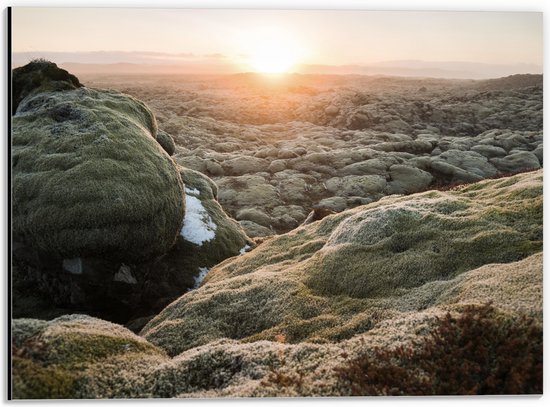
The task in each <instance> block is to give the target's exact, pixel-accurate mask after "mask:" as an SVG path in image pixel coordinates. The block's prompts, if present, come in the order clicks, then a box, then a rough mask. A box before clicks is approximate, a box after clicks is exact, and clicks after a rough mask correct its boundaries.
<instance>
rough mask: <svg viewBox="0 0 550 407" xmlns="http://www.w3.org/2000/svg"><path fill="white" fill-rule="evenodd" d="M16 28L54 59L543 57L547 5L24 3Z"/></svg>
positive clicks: (27, 44)
mask: <svg viewBox="0 0 550 407" xmlns="http://www.w3.org/2000/svg"><path fill="white" fill-rule="evenodd" d="M12 27H13V28H12V51H13V52H14V54H15V55H17V54H20V55H22V56H24V57H25V58H27V59H30V58H31V56H32V57H39V56H41V55H42V54H44V53H46V52H49V53H52V52H53V53H55V54H51V55H54V56H55V58H59V59H60V60H59V61H55V62H85V63H114V62H132V63H153V64H154V63H181V62H195V63H196V62H198V61H201V62H204V61H208V62H210V63H221V62H223V63H227V64H233V65H235V66H239V67H242V68H243V69H246V68H252V69H256V70H261V69H262V67H263V68H267V69H269V67H271V68H273V69H281V70H282V69H288V66H287V65H289V66H290V65H298V64H319V65H368V64H379V63H386V61H403V60H422V61H467V62H476V63H484V64H500V65H506V64H507V65H511V64H530V65H538V66H542V61H543V43H542V40H543V35H542V13H528V12H464V11H462V12H427V11H410V12H402V11H344V10H332V11H323V10H198V9H193V10H190V9H143V8H141V9H137V8H136V9H130V8H126V9H123V8H118V9H117V8H21V7H19V8H14V9H13V22H12ZM23 53H24V54H23ZM275 60H277V61H279V65H278V66H275V65H276V63H275ZM281 61H282V62H281Z"/></svg>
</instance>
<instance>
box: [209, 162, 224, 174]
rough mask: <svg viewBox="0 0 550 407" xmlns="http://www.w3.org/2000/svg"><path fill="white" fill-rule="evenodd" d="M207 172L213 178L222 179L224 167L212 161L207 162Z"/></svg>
mask: <svg viewBox="0 0 550 407" xmlns="http://www.w3.org/2000/svg"><path fill="white" fill-rule="evenodd" d="M206 171H207V172H208V174H210V175H212V176H213V177H222V176H223V175H224V171H223V168H222V166H221V165H220V164H219V163H217V162H215V161H211V160H208V161H206Z"/></svg>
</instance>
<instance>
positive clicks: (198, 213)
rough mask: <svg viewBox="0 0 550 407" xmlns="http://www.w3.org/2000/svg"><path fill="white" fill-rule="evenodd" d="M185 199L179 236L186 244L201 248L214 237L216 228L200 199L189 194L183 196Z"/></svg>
mask: <svg viewBox="0 0 550 407" xmlns="http://www.w3.org/2000/svg"><path fill="white" fill-rule="evenodd" d="M186 191H187V188H186ZM196 191H197V190H196ZM185 197H186V202H185V218H184V219H183V226H182V228H181V231H180V235H181V236H182V237H183V238H184V239H185V240H187V241H188V242H191V243H194V244H196V245H199V246H202V244H203V243H204V242H209V241H210V240H212V239H214V238H215V237H216V229H217V228H218V226H217V225H216V224H215V223H214V222H213V221H212V218H211V217H210V215H209V214H208V212H207V211H206V209H205V208H204V206H202V203H201V201H200V199H198V198H197V197H194V196H192V195H189V194H185Z"/></svg>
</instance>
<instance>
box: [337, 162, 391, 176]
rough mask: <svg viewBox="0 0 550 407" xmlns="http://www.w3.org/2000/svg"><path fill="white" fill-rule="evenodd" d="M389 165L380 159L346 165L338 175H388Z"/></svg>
mask: <svg viewBox="0 0 550 407" xmlns="http://www.w3.org/2000/svg"><path fill="white" fill-rule="evenodd" d="M387 168H388V163H387V162H385V161H384V160H382V159H380V158H373V159H370V160H365V161H361V162H358V163H353V164H350V165H346V166H345V167H344V168H341V169H340V170H338V174H340V175H342V176H345V175H386V172H387Z"/></svg>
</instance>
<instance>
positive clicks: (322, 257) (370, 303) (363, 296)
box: [142, 173, 542, 355]
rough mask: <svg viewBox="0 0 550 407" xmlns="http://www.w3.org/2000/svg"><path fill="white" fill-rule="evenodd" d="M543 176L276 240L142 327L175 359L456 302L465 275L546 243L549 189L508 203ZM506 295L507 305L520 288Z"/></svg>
mask: <svg viewBox="0 0 550 407" xmlns="http://www.w3.org/2000/svg"><path fill="white" fill-rule="evenodd" d="M537 178H538V175H537V173H527V174H523V175H519V176H516V177H514V182H513V183H512V184H510V185H509V186H508V187H506V188H500V189H498V190H497V189H496V187H495V183H496V182H501V181H502V180H496V181H495V180H491V181H484V182H482V183H481V184H482V185H481V187H480V189H479V190H478V191H476V192H475V193H474V196H472V197H469V196H468V194H469V192H468V193H465V192H464V190H463V189H458V190H455V191H450V192H442V191H435V192H433V193H431V192H428V193H421V194H416V195H409V196H400V197H390V198H386V199H384V200H381V201H378V202H375V203H372V204H369V205H366V206H363V207H358V208H355V209H352V210H350V211H346V212H343V213H342V214H337V215H332V216H328V217H326V218H324V219H322V220H321V221H319V222H315V223H313V224H310V225H306V226H303V227H300V228H298V229H296V230H294V231H292V232H289V233H287V234H285V235H281V236H277V237H274V238H272V239H269V240H267V241H266V242H264V243H263V244H261V245H260V246H258V247H257V248H255V249H254V250H253V251H251V252H250V253H247V254H245V255H244V256H239V257H235V258H232V259H228V260H226V261H225V262H223V263H222V264H220V265H218V266H216V267H215V268H214V269H213V270H212V271H211V272H210V273H209V275H208V277H207V279H206V280H205V283H204V284H203V286H202V287H201V288H200V289H198V290H196V291H194V292H192V293H189V294H186V295H184V296H183V297H181V298H179V299H178V300H177V301H175V302H174V303H173V304H172V305H171V306H170V307H168V308H166V309H165V310H164V311H163V312H161V313H160V314H159V315H158V316H157V317H156V318H155V319H154V320H153V321H151V322H150V323H149V324H148V325H147V326H146V327H145V328H144V330H143V332H142V333H143V335H144V336H145V337H146V338H148V340H150V341H152V342H153V343H155V344H157V345H158V346H160V347H162V348H164V349H166V350H167V351H168V352H169V353H170V354H172V355H173V354H177V353H178V352H181V351H184V350H185V349H189V348H190V347H193V346H197V345H201V344H205V343H208V341H212V340H214V339H217V338H224V337H226V338H234V339H240V340H242V341H247V342H248V341H255V340H260V339H267V340H274V338H275V337H276V336H277V335H283V336H284V337H285V341H287V342H288V343H296V342H299V341H315V342H323V341H340V340H343V339H346V338H352V337H353V336H355V335H357V334H360V333H364V332H370V331H372V330H375V329H376V328H377V327H378V326H379V325H380V324H383V323H384V321H387V320H388V319H391V318H394V317H395V316H396V315H398V314H399V313H403V312H405V313H407V312H417V311H418V310H423V309H426V308H429V307H432V306H436V305H437V306H441V305H442V304H445V300H444V298H447V300H448V301H456V300H452V298H455V297H454V296H453V295H450V294H449V293H450V292H452V290H453V289H458V287H462V288H460V289H461V290H462V289H464V290H465V289H466V288H464V287H465V285H464V284H466V283H464V282H463V279H461V278H459V277H460V276H462V275H464V274H465V273H469V272H471V270H475V269H477V268H479V267H481V266H483V265H486V264H490V263H511V262H516V261H518V260H521V259H525V258H527V257H529V256H531V255H532V254H533V253H537V252H539V251H540V250H541V249H542V211H541V197H540V196H538V197H534V198H532V197H527V196H525V197H524V198H523V199H519V200H513V201H512V203H511V202H510V201H509V200H508V196H509V195H510V194H512V193H513V192H515V191H521V190H523V189H532V188H533V187H534V186H535V187H536V185H537V182H540V180H539V181H536V179H537ZM518 264H519V263H518ZM502 267H503V266H502ZM518 267H519V266H518ZM494 281H496V280H491V282H487V284H489V286H491V284H493V283H494ZM498 281H500V280H498ZM526 281H527V280H526ZM494 284H496V283H494ZM521 284H524V283H521V282H520V283H518V286H522V285H521ZM525 284H527V283H525ZM466 286H467V284H466ZM493 291H494V292H496V291H495V290H493ZM500 292H501V294H499V295H500V296H499V297H498V298H499V299H500V300H501V302H502V304H501V305H502V306H503V307H505V306H507V305H506V304H509V303H510V297H514V296H515V295H516V293H514V292H513V291H510V290H508V291H507V292H506V293H507V294H506V295H505V293H504V292H503V291H502V290H501V291H500ZM517 292H518V293H519V292H520V291H519V290H518V291H517ZM535 297H536V296H535ZM468 298H470V301H471V297H468ZM495 298H497V297H495ZM505 298H508V299H507V300H505ZM514 298H515V297H514ZM534 304H535V302H533V303H529V305H528V306H527V308H528V309H531V308H533V307H536V305H534ZM206 321H207V322H206Z"/></svg>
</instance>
